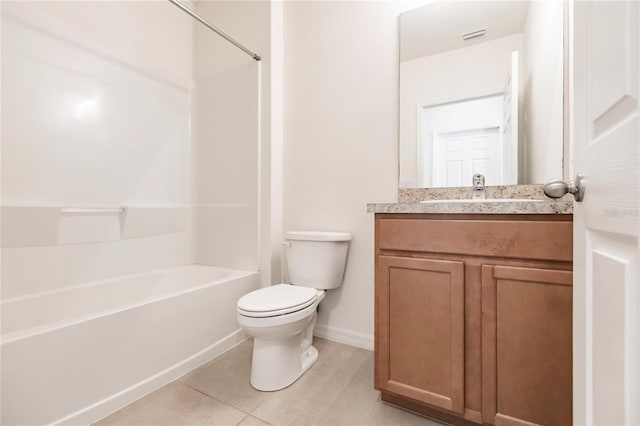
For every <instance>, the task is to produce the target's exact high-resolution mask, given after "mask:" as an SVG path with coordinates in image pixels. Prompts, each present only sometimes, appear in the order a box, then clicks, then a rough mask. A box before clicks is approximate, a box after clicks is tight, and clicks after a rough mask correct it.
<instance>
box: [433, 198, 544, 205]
mask: <svg viewBox="0 0 640 426" xmlns="http://www.w3.org/2000/svg"><path fill="white" fill-rule="evenodd" d="M540 201H544V200H532V199H531V198H475V199H474V198H463V199H455V200H424V201H420V202H421V203H424V204H444V203H537V202H540Z"/></svg>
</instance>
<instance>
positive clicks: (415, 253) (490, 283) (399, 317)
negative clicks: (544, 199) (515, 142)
mask: <svg viewBox="0 0 640 426" xmlns="http://www.w3.org/2000/svg"><path fill="white" fill-rule="evenodd" d="M375 226H376V235H375V240H376V247H375V251H376V279H375V316H376V322H375V328H376V329H375V366H376V367H375V387H376V389H378V390H380V391H381V394H382V399H383V400H384V401H386V402H389V403H392V404H395V405H399V406H402V407H404V408H408V409H411V410H414V411H418V412H421V413H423V414H426V415H429V416H431V417H435V418H439V419H441V420H444V421H446V422H449V423H452V424H456V423H458V424H473V423H476V424H477V423H479V424H482V423H484V424H495V425H534V424H540V425H566V424H571V422H572V417H571V409H572V403H571V400H572V394H571V392H572V383H571V379H572V378H571V371H572V365H571V360H572V353H571V342H572V336H571V329H572V324H571V316H572V300H571V298H572V287H571V286H572V272H571V269H572V216H571V215H476V214H474V215H463V214H447V215H445V214H380V213H379V214H376V219H375Z"/></svg>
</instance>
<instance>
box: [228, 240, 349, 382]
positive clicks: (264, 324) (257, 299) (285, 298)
mask: <svg viewBox="0 0 640 426" xmlns="http://www.w3.org/2000/svg"><path fill="white" fill-rule="evenodd" d="M285 237H286V240H287V244H286V245H285V247H286V248H285V251H286V255H287V260H288V266H289V267H288V269H289V274H290V281H291V284H286V283H282V284H276V285H272V286H269V287H265V288H261V289H259V290H255V291H252V292H251V293H248V294H246V295H244V296H243V297H241V298H240V300H238V305H237V319H238V324H239V325H240V327H242V329H243V330H244V332H245V333H246V334H248V335H249V336H252V337H253V338H254V343H253V355H252V363H251V385H252V386H253V387H254V388H256V389H258V390H261V391H275V390H279V389H283V388H285V387H287V386H289V385H291V384H292V383H293V382H295V381H296V380H297V379H298V378H299V377H300V376H302V374H304V372H305V371H307V370H308V369H309V368H310V367H311V366H312V365H313V364H314V363H315V362H316V360H317V359H318V351H317V350H316V348H314V347H313V346H312V343H313V328H314V326H315V323H316V318H317V308H318V305H319V303H320V302H321V301H322V299H324V296H325V291H326V290H328V289H333V288H336V287H339V286H340V285H341V284H342V277H343V274H344V268H345V264H346V258H347V248H348V242H349V241H350V240H351V234H348V233H344V232H287V233H286V234H285Z"/></svg>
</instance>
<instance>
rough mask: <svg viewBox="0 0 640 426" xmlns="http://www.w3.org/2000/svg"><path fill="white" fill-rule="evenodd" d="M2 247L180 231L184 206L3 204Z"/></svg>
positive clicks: (185, 212) (183, 225) (185, 211)
mask: <svg viewBox="0 0 640 426" xmlns="http://www.w3.org/2000/svg"><path fill="white" fill-rule="evenodd" d="M1 209H2V216H1V219H2V223H1V226H2V238H1V241H2V247H3V248H9V247H34V246H52V245H64V244H88V243H97V242H104V241H117V240H127V239H133V238H146V237H153V236H158V235H164V234H172V233H178V232H184V231H185V230H186V228H187V216H188V207H187V206H130V205H127V206H61V205H4V206H2V207H1Z"/></svg>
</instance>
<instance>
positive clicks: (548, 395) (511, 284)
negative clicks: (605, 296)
mask: <svg viewBox="0 0 640 426" xmlns="http://www.w3.org/2000/svg"><path fill="white" fill-rule="evenodd" d="M571 282H572V273H571V272H570V271H557V270H550V269H536V268H518V267H506V266H486V265H484V266H483V267H482V402H483V407H482V419H483V421H484V422H485V423H490V424H495V425H521V426H524V425H528V426H531V425H536V424H538V425H570V424H572V399H571V398H572V384H571V375H572V364H571V363H572V352H571V347H572V346H571V345H572V334H571V333H572V325H571V315H572V287H571Z"/></svg>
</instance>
